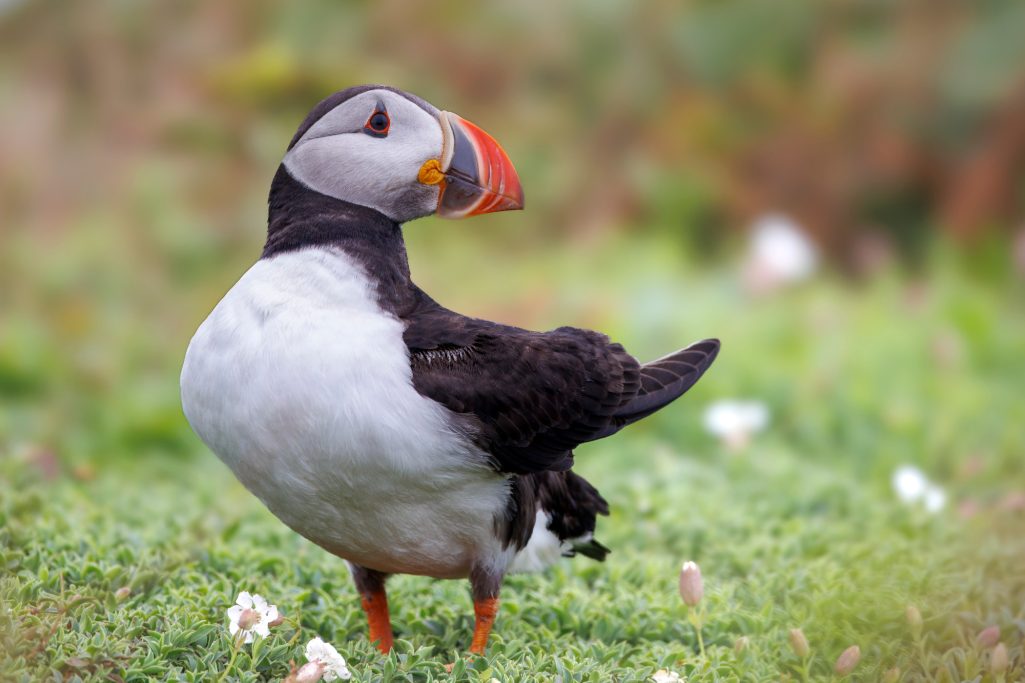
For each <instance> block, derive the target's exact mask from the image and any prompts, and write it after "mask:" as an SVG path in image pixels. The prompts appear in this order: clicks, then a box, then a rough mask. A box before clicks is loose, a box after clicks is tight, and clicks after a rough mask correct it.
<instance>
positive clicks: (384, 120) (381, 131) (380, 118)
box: [363, 102, 391, 138]
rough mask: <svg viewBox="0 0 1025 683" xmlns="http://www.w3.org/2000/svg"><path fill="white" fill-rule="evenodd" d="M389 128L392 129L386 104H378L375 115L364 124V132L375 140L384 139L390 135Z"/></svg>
mask: <svg viewBox="0 0 1025 683" xmlns="http://www.w3.org/2000/svg"><path fill="white" fill-rule="evenodd" d="M389 128H391V119H390V118H389V117H388V112H387V111H386V110H385V108H384V104H383V103H382V102H378V103H377V107H376V108H375V109H374V113H373V114H371V115H370V118H369V119H367V122H366V123H365V124H363V132H364V133H366V134H367V135H370V136H372V137H375V138H383V137H386V136H387V135H388V129H389Z"/></svg>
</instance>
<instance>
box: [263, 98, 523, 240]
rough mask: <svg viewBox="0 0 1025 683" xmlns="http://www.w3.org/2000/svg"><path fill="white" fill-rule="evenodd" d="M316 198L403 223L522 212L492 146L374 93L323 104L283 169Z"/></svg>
mask: <svg viewBox="0 0 1025 683" xmlns="http://www.w3.org/2000/svg"><path fill="white" fill-rule="evenodd" d="M282 163H283V165H284V167H285V169H286V170H287V171H288V173H289V174H290V175H291V176H292V177H293V178H295V179H296V180H297V181H299V182H300V183H302V184H303V185H305V186H307V187H309V188H310V189H312V190H315V191H317V192H319V193H321V194H324V195H327V196H329V197H334V198H336V199H341V200H344V201H346V202H350V203H352V204H357V205H361V206H366V207H370V208H372V209H375V210H376V211H379V212H381V213H382V214H384V215H385V216H387V217H388V218H390V219H392V220H394V221H396V222H399V223H403V222H406V221H409V220H412V219H414V218H419V217H421V216H427V215H430V214H432V213H437V214H438V215H440V216H444V217H447V218H462V217H464V216H474V215H477V214H482V213H490V212H493V211H507V210H510V209H522V208H523V189H522V187H521V186H520V180H519V178H518V177H517V175H516V170H515V169H514V168H513V165H512V163H511V162H510V161H509V157H508V156H507V155H506V153H505V152H504V151H503V150H502V148H501V146H499V144H498V143H497V142H495V140H494V138H492V137H491V136H490V135H488V134H487V133H485V132H484V131H483V130H481V129H480V128H478V127H477V126H475V125H473V124H472V123H470V122H469V121H466V120H465V119H463V118H461V117H459V116H457V115H455V114H453V113H451V112H447V111H440V110H438V109H437V108H435V107H434V106H432V105H431V104H429V103H427V102H425V101H423V100H421V99H420V98H418V97H416V96H414V95H410V94H408V93H404V92H402V91H400V90H396V89H394V88H389V87H387V86H380V85H369V86H359V87H355V88H349V89H347V90H343V91H341V92H338V93H335V94H334V95H332V96H330V97H328V98H327V99H325V100H323V101H322V102H320V103H319V104H318V105H317V106H316V107H314V108H313V110H312V111H311V112H310V113H309V115H308V116H307V117H306V120H305V121H303V123H302V125H301V126H299V130H298V131H296V134H295V137H294V138H293V139H292V143H291V144H290V145H289V147H288V152H287V153H286V154H285V158H284V161H283V162H282Z"/></svg>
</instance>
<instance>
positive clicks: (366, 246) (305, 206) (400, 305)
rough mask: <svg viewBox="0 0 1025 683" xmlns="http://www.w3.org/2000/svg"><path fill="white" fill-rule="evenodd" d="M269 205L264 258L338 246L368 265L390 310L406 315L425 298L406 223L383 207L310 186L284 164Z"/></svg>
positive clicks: (367, 271)
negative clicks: (413, 273) (412, 267)
mask: <svg viewBox="0 0 1025 683" xmlns="http://www.w3.org/2000/svg"><path fill="white" fill-rule="evenodd" d="M268 204H269V212H268V219H267V243H266V244H265V245H264V247H263V256H262V258H270V257H273V256H275V255H277V254H282V253H285V252H289V251H297V250H299V249H307V248H311V247H313V248H316V247H335V248H338V249H341V250H343V251H344V252H345V253H346V254H348V255H349V256H351V257H352V258H354V259H356V261H357V262H358V263H359V264H360V265H361V266H362V267H363V268H364V270H365V271H366V274H367V275H368V276H369V277H370V278H371V279H372V280H373V281H374V282H375V284H376V286H377V295H378V299H379V301H380V303H381V305H382V306H383V307H384V308H385V309H386V310H388V311H390V312H392V313H395V314H396V315H399V316H401V315H402V314H403V313H404V312H405V311H407V310H409V308H410V307H411V306H414V305H415V304H416V302H417V300H418V299H419V298H420V291H419V290H418V289H417V288H416V286H415V285H414V284H413V282H412V280H410V277H409V260H408V259H407V257H406V244H405V242H404V241H403V239H402V226H400V225H399V224H398V223H396V222H395V221H393V220H392V219H390V218H388V217H387V216H385V215H384V214H383V213H381V212H380V211H377V210H375V209H371V208H369V207H366V206H360V205H358V204H352V203H351V202H347V201H343V200H341V199H335V198H334V197H328V196H327V195H324V194H321V193H320V192H317V191H315V190H311V189H310V188H308V187H306V186H305V185H303V184H302V183H300V182H299V181H297V180H296V179H295V178H293V177H292V175H291V174H290V173H289V172H288V171H287V170H286V169H285V166H284V164H282V165H281V166H279V167H278V172H277V173H276V174H275V175H274V180H273V181H272V182H271V188H270V199H269V200H268Z"/></svg>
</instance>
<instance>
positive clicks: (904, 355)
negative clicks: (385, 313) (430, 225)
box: [0, 228, 1025, 682]
mask: <svg viewBox="0 0 1025 683" xmlns="http://www.w3.org/2000/svg"><path fill="white" fill-rule="evenodd" d="M444 229H445V230H453V228H444ZM419 239H420V238H417V237H416V236H413V244H412V246H411V252H412V260H413V268H414V272H417V271H419V272H421V273H423V274H422V275H421V277H420V280H421V282H422V283H423V284H424V285H425V287H427V288H428V290H429V291H430V290H432V289H433V290H434V291H437V290H442V291H448V292H450V293H451V296H450V297H449V298H448V299H447V300H448V301H450V302H451V303H452V304H453V305H455V306H456V307H457V308H459V309H460V310H467V311H468V312H479V313H480V314H482V315H483V314H485V313H488V314H490V315H491V316H492V317H503V312H504V314H505V315H504V317H505V318H506V319H509V318H513V319H516V320H517V321H518V322H521V323H524V324H528V323H529V324H533V325H536V326H538V327H544V326H551V325H554V324H559V323H566V322H572V323H574V324H577V325H584V326H591V327H595V328H599V329H604V330H607V331H608V332H609V333H610V334H612V336H613V337H614V338H616V339H618V340H621V341H623V342H624V343H625V344H626V345H627V346H628V348H631V349H632V350H633V351H634V352H635V353H636V354H638V355H639V356H641V357H653V356H655V355H658V354H660V353H662V352H664V351H667V350H670V349H671V348H675V345H679V343H686V342H687V341H690V340H691V339H694V338H698V337H701V336H706V335H712V334H714V335H718V336H720V337H721V338H722V339H723V340H724V350H723V354H722V356H721V357H720V360H719V361H718V362H717V364H716V366H715V367H714V368H713V370H712V371H710V373H709V374H708V376H707V378H706V379H705V380H704V381H703V382H702V383H701V384H700V385H699V386H698V387H697V388H696V389H694V390H693V392H692V393H691V394H689V395H688V396H686V397H685V398H684V399H683V400H682V401H681V402H680V403H678V404H677V405H674V406H673V407H672V408H671V409H670V410H667V411H664V413H665V414H660V415H658V416H656V417H655V418H653V419H651V420H649V421H648V422H650V424H646V425H639V426H638V427H636V428H632V429H630V430H628V431H627V432H625V433H624V434H622V435H621V436H620V437H618V438H616V439H614V440H610V441H608V442H600V443H596V444H592V445H589V446H587V447H585V448H582V449H580V451H579V452H578V457H577V462H578V468H579V470H580V471H581V472H582V473H583V474H584V475H585V476H586V477H588V478H589V479H590V480H591V481H593V482H594V483H595V484H596V485H597V486H598V487H599V488H600V489H601V490H602V492H603V493H604V494H605V496H606V497H607V498H608V499H609V501H610V503H611V505H612V508H613V512H612V516H611V517H610V518H608V519H603V520H601V523H600V527H599V534H598V537H599V538H600V539H601V540H602V541H603V542H604V543H605V544H606V545H608V546H610V547H611V548H612V549H613V552H612V554H611V555H610V556H609V558H608V560H607V562H606V563H605V564H597V563H593V562H589V561H587V560H584V559H577V560H574V561H565V562H564V563H562V564H561V565H559V566H558V567H557V568H555V569H554V570H553V571H551V572H550V573H549V574H547V575H542V576H534V575H527V576H517V577H513V578H511V579H510V580H509V581H508V582H507V585H506V587H505V589H504V592H503V594H502V612H501V614H500V616H499V619H498V622H497V626H496V629H495V633H494V635H493V639H492V643H491V646H490V647H489V650H488V653H487V655H486V656H485V657H482V658H472V659H466V658H464V652H465V650H466V647H467V645H468V639H469V636H470V633H471V631H472V624H471V617H472V610H471V607H470V599H469V595H468V592H467V588H466V586H465V584H464V583H463V582H452V581H450V582H443V581H433V580H430V579H424V578H417V577H396V578H395V579H394V580H393V581H392V583H390V587H391V590H390V600H391V603H392V612H393V621H394V626H395V630H396V632H397V641H396V648H395V651H394V652H393V653H392V654H391V655H390V656H388V657H382V656H381V655H379V654H378V653H377V652H376V651H375V650H373V649H372V647H371V646H370V644H369V643H368V642H367V639H366V632H365V623H364V618H363V614H362V612H361V611H360V609H359V606H358V599H357V598H356V596H355V591H354V589H353V587H352V585H351V581H350V579H349V576H348V573H347V571H346V569H345V567H344V564H343V563H342V562H341V561H340V560H339V559H337V558H335V557H333V556H331V555H329V554H327V553H325V552H323V551H321V550H320V549H318V548H316V547H314V546H312V545H311V544H309V543H308V542H306V541H304V540H302V539H300V538H299V537H298V536H296V535H295V534H293V533H292V532H290V531H289V530H287V529H286V528H284V527H283V526H282V525H281V524H280V523H279V522H278V521H277V520H276V519H274V518H273V517H272V516H271V515H270V514H269V513H268V512H266V511H265V510H264V509H263V508H262V507H261V506H260V504H259V503H258V502H257V501H256V500H255V499H254V498H252V497H251V496H250V495H249V494H248V493H247V492H245V491H244V490H243V489H242V487H241V486H240V485H239V484H238V483H237V482H236V481H235V480H234V479H233V477H232V476H231V475H230V473H229V472H228V471H227V469H226V468H224V467H223V466H222V465H221V464H220V463H219V462H218V461H217V460H216V458H215V457H214V456H213V455H211V454H210V453H208V452H207V451H206V450H205V449H204V448H203V446H202V445H201V444H200V443H199V442H198V440H197V439H195V437H193V436H192V435H191V432H190V431H189V429H188V427H187V425H186V424H185V422H184V419H183V417H182V416H181V414H180V411H179V409H178V407H177V400H178V399H177V387H176V381H177V371H178V368H179V363H180V358H181V353H182V351H183V349H184V340H185V339H187V336H188V333H189V332H190V331H191V329H190V328H188V323H189V322H190V318H191V319H192V320H195V321H197V322H198V319H199V317H200V316H201V315H202V313H203V310H204V309H205V308H208V307H209V306H210V305H212V303H213V301H214V299H213V297H215V293H214V292H212V291H211V289H210V285H209V284H208V283H205V282H203V281H201V280H199V279H197V280H193V281H189V282H184V283H183V284H182V287H181V288H180V289H179V296H177V297H176V298H175V299H174V302H172V303H169V304H168V305H169V306H170V307H171V309H172V310H170V311H166V310H165V311H161V312H160V316H161V317H160V319H161V320H164V319H171V320H173V321H175V327H174V331H172V332H169V333H168V334H166V335H165V334H161V333H159V332H160V331H159V329H158V330H156V332H155V331H154V327H153V325H154V323H153V320H154V319H155V315H156V314H147V313H145V312H139V311H136V312H135V313H129V312H126V311H132V309H131V307H130V306H127V305H126V304H124V302H121V303H119V299H118V297H119V296H121V295H119V294H117V291H118V290H117V288H112V290H113V291H114V292H115V293H114V294H112V295H110V296H108V297H106V298H105V299H103V300H102V301H103V303H102V304H101V303H95V302H93V301H90V300H88V298H86V300H84V301H80V304H81V307H80V308H73V307H72V308H69V309H61V308H58V310H56V311H55V312H53V313H52V317H51V318H48V319H47V320H46V321H40V320H35V321H33V320H31V319H30V318H29V317H27V316H26V315H22V316H19V315H13V316H12V318H11V323H12V324H10V325H9V326H7V327H6V329H5V333H4V335H2V336H0V396H2V399H3V411H2V416H0V451H2V458H0V567H2V575H0V605H2V607H0V680H12V681H36V680H86V681H88V680H125V681H142V680H190V681H191V680H194V681H201V680H203V681H205V680H217V679H218V678H223V680H238V681H262V680H281V679H283V678H285V677H286V676H287V675H288V674H289V671H290V660H294V661H295V662H296V664H302V663H303V662H304V661H305V660H304V657H303V651H304V647H305V645H306V643H307V642H308V641H309V640H311V639H312V638H314V637H317V636H319V637H321V638H323V639H324V640H325V641H327V642H330V643H332V644H333V645H334V646H335V647H337V648H338V650H339V652H340V653H341V655H342V656H344V658H345V660H346V662H347V664H348V668H349V670H350V671H351V673H352V677H353V680H356V681H391V680H397V681H401V680H408V681H433V680H472V681H478V680H480V681H485V682H488V681H491V680H492V679H497V680H499V681H534V680H537V681H551V680H559V681H641V680H649V679H650V678H651V677H652V676H653V675H655V673H656V672H657V671H659V670H663V669H664V670H666V671H667V672H675V673H677V674H679V675H680V676H681V677H685V678H686V679H687V680H690V681H712V680H723V681H740V680H743V681H762V680H764V681H768V680H772V681H778V680H794V681H798V680H829V679H830V678H831V677H835V676H836V675H837V674H836V673H835V670H834V665H835V662H836V660H837V658H838V657H839V656H840V654H841V653H842V652H843V651H844V650H845V649H847V648H849V647H850V646H852V645H856V646H858V648H859V649H860V660H859V661H858V662H857V664H856V666H855V667H854V668H853V671H852V673H850V674H849V679H850V680H864V681H876V680H903V681H919V680H923V681H945V680H984V681H990V680H1000V678H999V677H998V676H997V675H996V674H995V673H994V671H993V665H994V662H993V659H994V652H997V650H996V649H994V646H995V645H996V644H997V643H998V642H999V643H1000V647H1001V648H1003V652H1004V653H1006V655H1007V659H1008V669H1007V671H1006V673H1005V674H1004V680H1020V679H1021V677H1022V675H1023V671H1025V669H1023V667H1025V655H1023V650H1022V648H1023V645H1022V643H1023V639H1025V573H1023V572H1022V568H1021V559H1022V557H1025V509H1023V508H1025V493H1023V491H1025V475H1023V472H1022V468H1021V458H1022V456H1023V454H1025V430H1023V428H1022V425H1023V424H1025V401H1023V400H1022V383H1021V378H1022V377H1023V376H1025V356H1023V354H1022V349H1023V348H1025V310H1023V308H1025V298H1023V297H1022V296H1021V294H1022V285H1021V282H1020V281H1019V282H1015V281H1014V276H1013V275H1011V274H1010V273H1002V274H1001V273H1000V272H997V273H996V274H994V273H993V272H992V271H993V269H992V268H987V270H988V271H990V272H988V273H987V274H986V275H985V276H979V275H978V274H977V273H974V271H972V269H970V268H967V267H965V266H964V264H962V263H960V261H958V260H956V259H953V258H951V257H950V256H949V254H946V253H945V252H943V250H939V251H938V253H936V254H934V255H933V256H932V257H931V260H930V263H929V265H928V271H927V272H928V277H919V276H914V275H909V274H906V273H899V272H897V271H892V272H891V271H887V272H884V273H882V274H880V276H879V277H877V278H875V279H874V280H873V281H872V283H871V284H861V285H852V284H851V283H847V282H843V281H840V280H838V279H836V280H832V279H830V278H828V277H825V276H824V277H822V278H821V279H820V280H819V281H817V282H815V283H814V284H810V285H804V286H799V287H796V288H793V289H790V290H787V291H782V292H777V293H774V294H772V295H764V296H757V295H752V294H751V293H750V292H747V291H745V290H744V289H743V288H742V287H741V286H740V284H739V281H738V280H737V279H736V278H735V277H734V275H733V274H732V273H731V272H730V271H729V270H726V269H723V270H698V271H694V270H693V269H692V267H690V266H685V265H684V264H685V263H687V262H690V261H689V260H688V259H686V258H685V257H684V256H683V255H682V254H680V253H677V252H676V251H674V250H671V249H666V248H665V247H666V245H665V244H655V243H651V244H649V243H646V242H645V241H643V240H631V241H630V242H629V243H626V242H625V241H624V242H614V243H605V244H602V245H592V246H590V247H582V248H579V249H577V250H575V251H574V252H573V253H572V254H570V253H568V252H566V251H560V250H558V249H549V250H542V251H540V252H538V251H535V250H534V249H533V248H531V249H530V253H531V254H532V256H531V257H530V258H527V257H526V256H524V255H522V254H521V255H519V256H520V257H519V258H518V257H517V256H516V255H515V249H513V253H512V254H510V255H509V257H508V258H507V260H505V261H503V262H502V263H501V264H500V266H499V267H498V270H500V271H501V273H502V277H494V274H495V272H496V265H495V263H494V262H491V263H488V262H486V260H485V259H480V258H472V256H473V255H474V252H473V250H474V249H475V248H476V247H475V246H474V242H473V241H472V240H469V241H462V242H460V245H459V246H453V247H452V248H451V249H448V248H446V247H445V246H444V242H445V240H437V241H436V242H426V241H418V240H419ZM82 258H88V257H82ZM240 261H241V259H240ZM55 267H56V266H55ZM61 267H62V268H68V264H66V263H65V264H61ZM477 271H479V272H477ZM485 272H490V273H492V275H493V277H491V278H483V277H482V278H481V279H480V281H481V282H484V283H486V284H484V285H483V286H482V287H480V288H478V289H476V290H474V291H466V290H465V289H463V288H460V287H458V283H460V282H465V281H467V279H471V280H472V279H474V278H476V277H477V276H478V275H481V274H483V273H485ZM597 273H601V277H598V276H597V275H596V274H597ZM973 273H974V274H973ZM44 275H45V272H44V274H43V275H41V276H40V278H41V281H42V282H43V284H45V277H44ZM231 275H232V274H231V273H226V274H224V275H223V278H224V279H225V280H227V279H228V278H229V277H230V276H231ZM104 277H107V278H109V279H111V280H117V279H118V278H122V277H124V274H123V273H118V272H117V271H116V270H115V271H113V272H112V273H110V274H109V275H107V276H104ZM503 282H517V283H529V284H522V285H521V286H519V287H517V288H508V287H504V288H503ZM221 284H224V285H226V284H229V283H228V282H224V283H221ZM40 286H41V287H42V286H43V285H40ZM52 286H53V287H55V288H56V289H57V291H60V285H59V284H58V285H52ZM65 295H66V292H64V293H62V294H60V295H59V296H58V299H60V300H63V297H64V296H65ZM123 296H125V297H127V296H129V295H128V294H124V295H123ZM130 296H131V297H133V298H132V300H133V301H135V300H136V299H138V298H139V297H140V295H139V293H138V292H134V293H132V294H131V295H130ZM532 301H534V302H536V301H540V302H542V303H540V304H538V305H536V306H534V307H533V308H532V309H531V310H532V311H534V312H533V313H530V314H524V313H522V311H520V309H518V308H517V306H523V305H524V302H532ZM488 306H491V307H492V308H490V309H489V308H487V307H488ZM117 311H121V314H120V315H115V313H114V312H117ZM12 312H13V313H17V312H18V307H17V305H16V304H15V305H14V306H12ZM525 318H529V319H525ZM96 320H101V321H107V322H106V323H104V324H102V325H101V324H98V323H96V322H90V321H96ZM179 322H180V324H179ZM158 327H159V325H158ZM179 328H180V329H179ZM729 397H735V398H743V399H751V400H757V401H760V402H764V403H765V405H766V406H767V408H768V410H769V414H770V419H769V424H768V426H767V428H766V429H764V430H763V431H762V432H760V433H758V434H755V435H753V436H752V438H751V439H750V441H749V442H748V443H747V444H746V445H739V446H738V445H734V446H730V445H728V444H725V443H722V442H720V441H719V440H718V439H717V438H715V437H714V436H713V435H710V434H709V433H707V431H706V430H705V428H704V427H703V424H702V414H703V411H704V410H705V409H706V407H707V406H708V405H710V404H711V403H713V402H714V401H716V400H718V399H721V398H729ZM903 465H910V466H914V467H916V468H918V469H920V470H921V471H923V472H925V473H926V474H927V475H928V477H929V478H930V479H931V480H932V481H934V482H935V483H936V484H937V485H938V486H940V487H942V490H943V492H944V494H945V497H946V500H945V501H944V504H943V505H942V507H941V508H940V509H938V510H937V511H930V510H928V509H927V508H926V507H925V506H924V505H922V504H920V503H911V504H908V503H905V502H903V501H901V500H900V499H899V497H898V496H896V495H895V493H894V490H893V487H892V481H891V480H892V477H893V474H894V472H895V470H897V468H898V467H901V466H903ZM687 560H693V561H696V562H697V563H698V564H699V565H700V567H701V571H702V574H703V578H704V597H703V598H702V600H701V602H700V607H699V609H700V610H701V613H702V614H703V618H702V623H701V633H702V636H703V644H704V653H703V654H702V652H701V648H700V647H699V644H698V640H697V638H696V633H695V628H694V624H693V623H692V620H691V619H690V618H689V613H688V609H687V607H686V606H685V605H684V604H683V602H682V601H681V599H680V595H679V593H678V574H679V571H680V566H681V564H682V563H683V562H684V561H687ZM241 591H249V592H252V593H259V594H260V595H262V596H264V597H266V598H267V599H268V601H269V602H271V603H273V604H274V605H276V606H277V608H278V610H279V611H280V612H281V614H282V615H283V616H284V617H285V620H284V622H283V623H281V624H280V625H278V626H275V627H273V628H272V629H271V630H270V635H269V636H268V637H267V638H262V639H261V638H257V639H256V640H255V641H254V643H252V644H249V645H243V646H241V647H240V648H238V652H237V655H236V656H235V657H234V659H233V657H232V651H233V641H232V638H231V636H230V634H229V630H228V618H227V616H226V611H227V610H228V608H229V607H230V606H231V605H232V604H233V603H234V602H235V598H236V596H237V595H238V594H239V592H241ZM909 606H911V607H913V610H910V611H909V609H908V608H909ZM916 613H917V614H919V615H920V616H921V623H920V625H918V624H917V623H916V617H915V614H916ZM993 626H996V627H998V629H999V633H998V634H996V637H995V638H994V637H993V636H994V634H993V631H992V630H990V631H989V632H987V633H988V635H985V634H984V635H983V636H982V637H981V639H980V637H979V633H980V632H982V631H984V629H986V628H988V627H993ZM797 628H800V629H801V630H802V632H803V634H804V635H805V637H806V639H807V642H808V654H807V656H805V657H800V656H798V654H796V653H795V650H794V647H793V645H792V643H791V635H790V632H791V630H792V629H797ZM995 663H996V664H997V665H998V667H997V668H999V663H1000V662H999V655H998V661H997V662H995ZM453 664H454V667H453V668H452V670H451V672H449V671H448V669H447V668H446V665H453ZM663 675H664V676H666V675H668V674H663ZM888 676H889V677H888Z"/></svg>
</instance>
